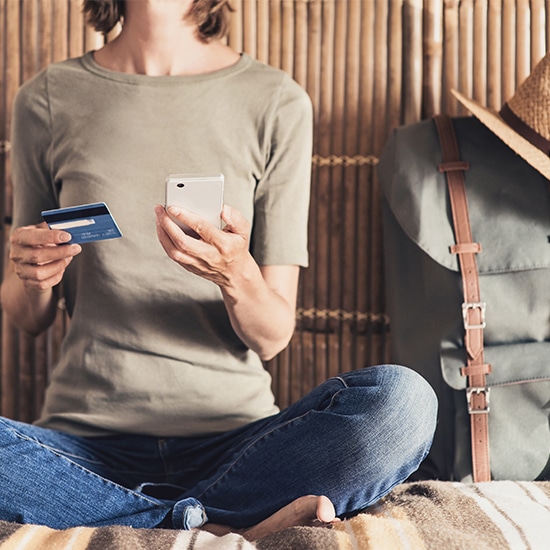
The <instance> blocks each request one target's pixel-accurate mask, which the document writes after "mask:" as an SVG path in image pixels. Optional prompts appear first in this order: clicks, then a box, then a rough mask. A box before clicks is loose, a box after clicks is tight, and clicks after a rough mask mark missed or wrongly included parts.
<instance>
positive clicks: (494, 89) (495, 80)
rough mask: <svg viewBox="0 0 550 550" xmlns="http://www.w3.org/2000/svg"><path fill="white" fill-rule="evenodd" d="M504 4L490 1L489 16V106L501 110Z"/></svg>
mask: <svg viewBox="0 0 550 550" xmlns="http://www.w3.org/2000/svg"><path fill="white" fill-rule="evenodd" d="M501 47H502V5H501V4H500V3H499V2H494V1H492V2H489V12H488V16H487V106H488V107H490V108H491V109H495V110H497V111H498V110H500V107H501V105H502V99H501V98H502V76H501V71H502V58H501Z"/></svg>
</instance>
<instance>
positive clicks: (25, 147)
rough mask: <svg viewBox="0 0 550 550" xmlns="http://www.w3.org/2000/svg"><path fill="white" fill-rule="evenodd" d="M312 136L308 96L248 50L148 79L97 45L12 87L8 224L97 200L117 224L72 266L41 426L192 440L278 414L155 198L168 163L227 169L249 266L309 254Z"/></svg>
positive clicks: (176, 169)
mask: <svg viewBox="0 0 550 550" xmlns="http://www.w3.org/2000/svg"><path fill="white" fill-rule="evenodd" d="M311 146H312V109H311V101H310V99H309V97H308V95H307V94H306V92H305V91H304V90H303V89H302V88H301V87H300V86H299V85H298V84H297V83H296V82H294V81H293V80H292V79H291V78H290V77H289V76H288V75H287V74H286V73H284V72H283V71H280V70H277V69H275V68H273V67H270V66H268V65H265V64H262V63H259V62H258V61H255V60H253V59H252V58H251V57H250V56H248V55H246V54H243V55H241V57H240V59H239V61H238V62H237V63H236V64H235V65H233V66H231V67H228V68H226V69H222V70H219V71H215V72H211V73H207V74H203V75H197V76H166V77H165V76H159V77H151V76H146V75H134V74H125V73H118V72H114V71H110V70H107V69H104V68H102V67H100V66H99V65H97V64H96V63H95V61H94V58H93V54H92V53H91V52H90V53H88V54H86V55H84V56H83V57H80V58H76V59H70V60H67V61H64V62H61V63H55V64H52V65H50V66H49V67H47V68H46V69H45V70H43V71H42V72H41V73H39V74H38V75H37V76H35V77H34V78H33V79H31V80H30V81H28V82H27V83H25V84H24V85H23V86H22V87H21V89H20V90H19V92H18V94H17V96H16V100H15V105H14V118H13V135H12V161H13V178H14V227H19V226H22V225H28V224H34V223H39V222H40V221H41V215H40V212H41V211H42V210H46V209H51V208H56V207H59V206H70V205H76V204H86V203H93V202H100V201H103V202H106V203H107V205H108V206H109V208H110V210H111V212H112V213H113V215H114V217H115V219H116V220H117V222H118V225H119V227H120V229H121V231H122V233H123V237H122V238H120V239H113V240H107V241H100V242H96V243H87V244H84V245H83V252H82V253H81V254H80V255H79V256H77V257H76V258H75V259H74V261H73V262H72V263H71V264H70V266H69V268H68V269H67V271H66V273H65V277H64V281H63V289H64V297H65V300H66V307H67V310H68V312H69V314H70V316H71V321H70V324H69V329H68V332H67V335H66V337H65V340H64V343H63V347H62V350H61V354H60V359H59V360H58V361H57V363H56V364H55V366H54V368H53V371H52V374H51V381H50V384H49V387H48V389H47V394H46V402H45V406H44V410H43V413H42V416H41V418H40V419H39V420H38V424H39V425H41V426H45V427H49V428H55V429H59V430H63V431H67V432H70V433H74V434H80V435H99V434H108V433H116V432H127V433H141V434H151V435H158V436H193V435H204V434H211V433H216V432H221V431H225V430H229V429H232V428H236V427H238V426H241V425H243V424H245V423H248V422H251V421H254V420H256V419H259V418H262V417H265V416H268V415H271V414H273V413H275V412H277V408H276V406H275V404H274V398H273V394H272V392H271V388H270V384H271V380H270V377H269V374H268V373H267V372H266V371H265V369H264V368H263V365H262V362H261V361H260V359H259V357H258V356H257V354H255V353H254V352H252V351H251V350H249V349H248V348H247V347H246V346H245V345H244V344H243V343H242V342H241V341H240V340H239V338H238V337H237V335H236V334H235V332H234V331H233V329H232V327H231V325H230V322H229V318H228V315H227V312H226V309H225V307H224V304H223V301H222V296H221V292H220V290H219V288H218V287H217V286H216V285H215V284H213V283H211V282H209V281H206V280H204V279H202V278H200V277H198V276H196V275H193V274H191V273H189V272H187V271H186V270H184V269H183V268H181V267H180V266H178V265H177V264H176V263H174V262H173V261H172V260H170V259H169V258H168V257H167V256H166V254H165V252H164V250H163V249H162V247H161V245H160V243H159V242H158V239H157V234H156V229H155V215H154V211H153V208H154V206H155V205H156V204H162V203H163V202H164V182H165V178H166V176H167V175H168V174H171V173H185V172H186V173H204V172H206V173H212V172H221V173H223V174H224V176H225V195H224V202H225V203H226V204H229V205H231V206H233V207H235V208H237V209H238V210H239V211H240V212H242V213H243V215H244V216H245V217H246V218H247V219H248V220H250V222H251V223H252V230H251V245H250V246H251V253H252V255H253V256H254V258H255V259H256V261H257V262H258V264H259V265H301V266H305V265H307V247H306V239H307V213H308V202H309V188H310V171H311Z"/></svg>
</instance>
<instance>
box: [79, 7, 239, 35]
mask: <svg viewBox="0 0 550 550" xmlns="http://www.w3.org/2000/svg"><path fill="white" fill-rule="evenodd" d="M126 1H132V0H84V5H83V8H82V11H83V12H84V13H85V14H86V19H87V21H88V23H89V24H90V25H92V27H93V28H94V29H95V30H96V31H98V32H101V33H108V32H109V31H110V30H111V29H113V28H114V27H115V25H116V24H117V23H118V22H119V21H122V20H123V19H124V8H125V4H126ZM232 11H233V8H232V7H231V6H230V4H229V0H193V3H192V4H191V7H190V8H189V12H188V13H187V14H186V16H185V18H186V19H189V20H190V21H192V22H193V23H195V24H196V25H197V28H198V35H199V38H200V39H201V40H202V41H203V42H210V41H211V40H214V39H217V38H224V37H225V36H226V35H227V32H228V30H229V14H230V12H232Z"/></svg>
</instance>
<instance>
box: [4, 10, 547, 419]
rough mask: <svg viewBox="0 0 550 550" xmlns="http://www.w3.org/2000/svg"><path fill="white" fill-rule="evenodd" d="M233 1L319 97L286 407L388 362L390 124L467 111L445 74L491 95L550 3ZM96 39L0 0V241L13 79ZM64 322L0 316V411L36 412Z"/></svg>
mask: <svg viewBox="0 0 550 550" xmlns="http://www.w3.org/2000/svg"><path fill="white" fill-rule="evenodd" d="M232 4H233V6H234V7H235V8H236V12H235V13H234V15H233V19H232V25H231V32H230V37H229V43H230V44H231V45H232V46H233V47H234V48H235V49H237V50H244V51H246V52H248V53H250V54H251V55H252V56H254V57H256V58H258V59H259V60H261V61H264V62H267V63H270V64H271V65H274V66H276V67H280V68H282V69H284V70H286V71H288V72H289V73H291V74H292V75H293V76H294V78H295V79H296V80H297V81H298V82H299V83H300V84H302V86H303V87H304V88H306V90H307V91H308V92H309V94H310V96H311V98H312V100H313V103H314V108H315V130H316V131H315V145H314V156H313V159H312V170H313V184H312V185H313V186H312V203H311V218H310V220H311V221H310V254H311V261H310V267H309V268H308V269H306V270H304V272H303V275H302V280H301V287H300V296H299V311H298V317H297V331H296V334H295V336H294V338H293V340H292V342H291V344H290V346H289V347H288V348H287V350H285V351H284V352H282V353H281V354H280V355H279V357H277V358H276V359H274V360H272V361H270V362H269V363H268V365H267V368H268V369H269V370H270V371H271V373H272V375H273V381H274V389H275V393H276V396H277V399H278V402H279V404H280V405H281V406H285V405H287V404H289V403H291V402H293V401H295V400H296V399H297V398H299V397H300V396H301V395H303V393H305V392H306V391H308V390H309V389H311V388H312V387H313V386H314V385H315V384H317V383H319V382H321V381H322V380H324V379H325V378H327V377H328V376H330V375H332V374H336V373H338V372H340V371H343V370H350V369H355V368H360V367H362V366H364V365H371V364H376V363H380V362H383V361H386V360H389V359H390V358H389V352H388V349H389V348H388V344H389V338H390V331H389V329H390V320H389V319H388V315H387V314H386V311H385V302H384V280H383V269H382V263H383V258H382V245H381V217H380V191H379V188H378V185H377V180H376V163H377V158H378V155H379V154H380V150H381V147H382V146H383V143H384V141H385V139H386V137H387V136H388V133H389V131H390V130H391V128H393V127H395V126H396V125H399V124H404V123H410V122H414V121H417V120H420V119H423V118H427V117H430V116H431V115H433V114H434V113H436V112H440V111H444V112H449V113H450V114H453V115H456V114H465V113H464V111H462V110H460V109H459V108H458V106H457V104H456V102H455V101H454V100H453V99H452V97H451V96H450V94H449V88H451V87H455V88H457V89H459V90H461V91H463V92H464V93H466V94H467V95H469V96H472V97H473V98H474V99H476V100H478V101H480V102H482V103H484V104H486V105H488V106H490V107H493V108H495V109H498V108H500V106H501V103H502V102H503V101H504V100H506V99H507V98H509V97H510V96H511V95H512V94H513V91H514V89H515V88H516V85H517V84H518V83H519V82H520V81H521V80H523V79H524V78H525V77H526V76H527V74H528V73H529V72H530V70H531V68H532V67H533V66H534V64H536V62H538V61H539V60H540V58H541V57H542V56H543V55H544V53H545V52H546V51H547V49H548V46H549V37H550V30H549V22H550V17H548V15H547V14H548V13H549V12H550V0H530V1H529V0H460V1H459V0H232ZM101 42H102V37H100V36H98V35H97V34H95V33H93V32H91V31H90V30H87V29H86V28H85V26H84V24H83V20H82V15H81V13H80V0H0V110H1V116H0V189H1V190H2V193H0V208H1V211H2V218H3V219H4V224H3V226H2V235H1V241H0V243H5V242H6V241H7V236H8V233H9V230H10V221H11V217H10V216H11V187H10V185H11V182H10V151H9V149H10V144H9V126H10V108H11V102H12V99H13V96H14V94H15V91H16V90H17V88H18V86H19V85H20V84H21V83H22V82H23V81H25V80H26V79H28V78H29V77H31V76H32V75H33V74H35V73H36V72H37V71H38V70H39V69H40V68H42V67H44V66H45V65H47V64H48V63H50V62H52V61H57V60H61V59H64V58H66V57H68V56H74V55H79V54H80V53H82V52H84V51H86V50H89V49H92V48H95V47H98V45H100V44H101ZM4 250H5V246H4ZM5 258H6V256H5V252H4V254H2V255H0V262H2V261H3V262H4V263H5V261H6V260H5ZM0 267H1V266H0ZM64 330H65V316H64V311H63V308H62V304H60V309H59V315H58V319H57V322H56V324H55V326H54V327H53V328H52V329H51V330H50V331H49V332H48V333H46V334H43V335H41V336H40V337H38V338H36V339H31V338H29V337H27V336H25V335H23V334H20V333H19V332H18V331H16V330H15V329H13V328H12V327H11V326H10V325H9V323H8V322H7V321H6V319H5V318H2V327H1V334H2V340H1V342H2V350H1V352H2V353H1V359H0V414H2V415H4V416H10V417H13V418H19V419H21V420H27V421H28V420H32V419H33V418H35V416H36V415H37V412H38V410H39V407H40V405H41V402H42V396H43V391H44V387H45V384H46V383H47V380H48V376H49V371H50V368H51V365H52V363H53V362H54V360H55V357H56V355H57V353H58V350H59V343H60V340H61V337H62V335H63V332H64Z"/></svg>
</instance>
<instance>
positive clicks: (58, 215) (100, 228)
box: [42, 202, 122, 244]
mask: <svg viewBox="0 0 550 550" xmlns="http://www.w3.org/2000/svg"><path fill="white" fill-rule="evenodd" d="M42 217H43V218H44V220H45V221H46V223H47V224H48V227H49V228H50V229H62V230H63V231H67V232H68V233H70V234H71V235H72V236H73V238H72V239H71V241H70V242H71V243H79V244H80V243H90V242H93V241H104V240H106V239H117V238H118V237H122V232H121V231H120V229H119V228H118V225H117V223H116V222H115V219H114V218H113V216H112V214H111V212H110V211H109V209H108V208H107V205H106V204H105V203H104V202H95V203H92V204H80V205H78V206H69V207H68V208H56V209H55V210H44V211H43V212H42Z"/></svg>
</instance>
